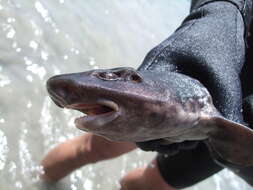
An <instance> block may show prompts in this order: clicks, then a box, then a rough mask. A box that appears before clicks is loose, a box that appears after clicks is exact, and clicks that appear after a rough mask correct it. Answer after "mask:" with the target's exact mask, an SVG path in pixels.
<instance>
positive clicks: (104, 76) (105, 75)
mask: <svg viewBox="0 0 253 190" xmlns="http://www.w3.org/2000/svg"><path fill="white" fill-rule="evenodd" d="M97 76H98V77H99V78H100V79H102V80H118V79H119V76H118V75H116V74H115V73H112V72H101V73H98V74H97Z"/></svg>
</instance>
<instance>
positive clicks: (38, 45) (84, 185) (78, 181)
mask: <svg viewBox="0 0 253 190" xmlns="http://www.w3.org/2000/svg"><path fill="white" fill-rule="evenodd" d="M188 9H189V1H188V0H178V1H175V0H170V1H168V0H156V1H153V0H132V1H124V0H100V1H94V0H76V1H71V0H55V1H51V0H43V1H42V0H29V1H20V0H1V1H0V36H1V38H0V89H1V93H0V105H1V106H0V189H4V190H19V189H24V190H44V189H45V190H51V189H52V190H70V189H71V190H79V189H85V190H98V189H103V190H104V189H105V190H116V189H118V180H119V179H120V178H121V177H122V176H123V175H124V174H125V173H127V171H129V170H131V169H134V168H137V167H139V166H144V165H146V164H147V163H148V162H149V161H150V160H151V159H152V157H153V156H154V154H153V153H144V152H142V151H141V150H137V151H135V152H132V153H130V154H128V155H125V156H122V157H120V158H117V159H114V160H111V161H105V162H101V163H98V164H95V165H89V166H86V167H84V168H82V169H79V170H77V171H76V172H74V173H72V174H71V175H70V176H68V177H66V178H65V179H63V180H62V181H61V182H59V183H57V184H55V185H52V184H46V183H44V182H41V181H40V180H39V179H38V173H39V172H40V171H41V168H40V166H39V162H40V160H41V159H42V157H43V156H44V155H45V154H46V153H47V152H48V151H49V150H50V149H51V148H52V147H54V146H55V145H56V144H58V143H59V142H63V141H65V140H66V139H69V138H71V137H74V136H76V135H80V134H81V132H80V131H78V130H77V129H76V128H75V127H74V125H73V119H74V118H75V117H76V116H78V114H79V113H76V112H72V111H69V110H61V109H59V108H57V107H56V106H55V105H54V104H53V103H52V102H51V100H50V99H49V97H48V96H47V92H46V89H45V83H46V80H47V79H48V78H49V77H50V76H52V75H56V74H60V73H69V72H79V71H85V70H89V69H98V68H110V67H119V66H131V67H135V68H136V67H137V66H138V65H139V64H140V63H141V61H142V59H143V58H144V56H145V55H146V53H147V52H148V51H149V50H150V49H151V48H152V47H154V46H155V45H157V44H158V43H160V42H161V41H162V40H164V39H165V38H167V37H168V36H169V35H170V34H171V33H172V32H173V31H174V30H175V29H176V27H177V26H178V25H179V24H180V22H181V21H182V19H183V18H184V17H185V16H186V15H187V13H188ZM115 166H117V167H115ZM203 188H205V189H206V190H208V189H212V190H213V189H217V190H219V189H222V190H225V189H227V190H233V189H240V190H247V189H250V188H249V187H248V186H247V185H246V184H245V183H243V182H242V181H241V180H240V179H238V178H237V177H235V176H234V175H233V174H232V173H231V172H228V171H224V172H221V173H220V174H218V175H215V176H214V177H212V178H210V179H209V180H206V181H204V182H203V183H201V184H199V185H197V186H195V187H192V188H190V189H189V190H199V189H203Z"/></svg>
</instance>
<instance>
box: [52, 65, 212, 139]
mask: <svg viewBox="0 0 253 190" xmlns="http://www.w3.org/2000/svg"><path fill="white" fill-rule="evenodd" d="M47 89H48V92H49V94H50V96H51V98H52V99H53V100H54V102H55V103H56V104H57V105H58V106H60V107H64V108H70V109H75V110H79V111H81V112H83V113H85V115H86V116H84V117H80V118H77V119H76V120H75V124H76V126H77V128H79V129H81V130H84V131H88V132H92V133H95V134H97V135H100V136H104V137H106V138H109V139H111V140H116V141H134V142H140V141H147V140H152V139H158V138H164V137H168V136H171V137H173V136H176V135H177V134H178V133H179V132H182V130H185V129H187V128H190V127H191V126H193V125H194V124H195V123H196V122H197V121H198V120H199V117H200V115H201V113H202V112H203V110H204V111H206V112H208V109H207V108H208V105H209V104H210V103H211V98H210V95H209V93H208V92H207V90H206V89H205V88H204V87H203V86H202V85H201V84H200V83H199V82H198V81H196V80H194V79H192V78H190V77H187V76H185V75H182V74H178V73H168V72H155V71H136V70H134V69H132V68H115V69H106V70H92V71H87V72H82V73H73V74H64V75H58V76H54V77H52V78H50V79H49V80H48V82H47Z"/></svg>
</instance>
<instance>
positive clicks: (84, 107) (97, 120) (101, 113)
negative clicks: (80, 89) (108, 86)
mask: <svg viewBox="0 0 253 190" xmlns="http://www.w3.org/2000/svg"><path fill="white" fill-rule="evenodd" d="M65 107H66V108H68V109H74V110H78V111H80V112H82V113H84V116H83V117H79V118H76V119H75V125H76V127H77V128H78V129H80V130H83V131H94V130H96V129H97V128H100V127H103V126H105V125H106V124H108V123H110V122H112V121H113V120H115V119H116V118H117V117H118V116H119V115H120V114H119V106H118V105H117V104H116V103H115V102H113V101H111V100H99V101H97V102H95V103H92V104H90V103H89V104H88V103H75V104H70V105H67V106H65Z"/></svg>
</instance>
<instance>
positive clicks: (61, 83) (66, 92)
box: [47, 75, 78, 107]
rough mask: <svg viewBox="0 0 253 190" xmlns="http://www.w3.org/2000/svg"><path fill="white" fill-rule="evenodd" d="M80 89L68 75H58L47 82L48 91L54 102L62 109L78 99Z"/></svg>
mask: <svg viewBox="0 0 253 190" xmlns="http://www.w3.org/2000/svg"><path fill="white" fill-rule="evenodd" d="M77 89H78V87H77V86H76V85H75V83H74V82H73V81H72V79H71V78H69V77H68V76H67V75H57V76H54V77H51V78H50V79H48V81H47V91H48V93H49V95H50V97H51V98H52V100H53V101H54V102H55V103H56V104H57V105H58V106H60V107H65V106H66V105H68V104H70V103H71V102H74V101H75V99H78V93H76V92H77Z"/></svg>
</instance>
